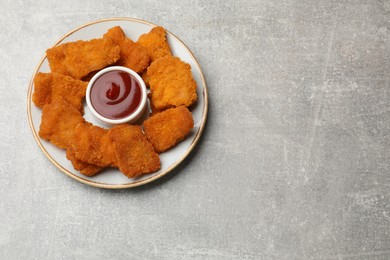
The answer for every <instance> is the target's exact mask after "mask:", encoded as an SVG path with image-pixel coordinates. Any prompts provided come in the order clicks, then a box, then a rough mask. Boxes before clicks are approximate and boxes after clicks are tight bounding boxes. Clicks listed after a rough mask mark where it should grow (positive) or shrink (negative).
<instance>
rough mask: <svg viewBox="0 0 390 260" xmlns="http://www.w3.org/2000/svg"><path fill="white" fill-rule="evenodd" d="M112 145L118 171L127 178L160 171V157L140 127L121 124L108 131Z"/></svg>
mask: <svg viewBox="0 0 390 260" xmlns="http://www.w3.org/2000/svg"><path fill="white" fill-rule="evenodd" d="M108 135H109V137H110V139H111V140H112V142H113V144H114V150H115V154H116V158H117V160H118V166H119V170H120V171H121V172H122V173H123V174H124V175H126V176H127V177H129V178H132V177H136V176H138V175H140V174H144V173H151V172H155V171H157V170H158V169H160V167H161V165H160V157H159V156H158V154H157V153H156V152H155V151H154V149H153V146H152V145H151V144H150V143H149V142H148V140H147V139H146V136H145V135H144V133H143V132H142V130H141V127H140V126H136V125H128V124H122V125H118V126H114V127H113V128H111V129H110V130H109V131H108Z"/></svg>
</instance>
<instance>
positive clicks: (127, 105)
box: [90, 70, 142, 119]
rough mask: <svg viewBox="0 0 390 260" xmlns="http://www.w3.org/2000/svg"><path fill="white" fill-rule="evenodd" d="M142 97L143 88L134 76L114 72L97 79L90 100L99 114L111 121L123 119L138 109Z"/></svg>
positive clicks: (117, 71)
mask: <svg viewBox="0 0 390 260" xmlns="http://www.w3.org/2000/svg"><path fill="white" fill-rule="evenodd" d="M141 95H142V94H141V87H140V86H139V83H138V81H137V80H136V79H135V78H134V77H133V76H132V75H130V74H128V73H126V72H123V71H120V70H113V71H109V72H107V73H105V74H103V75H101V76H100V77H99V78H97V79H96V81H95V82H94V83H93V86H92V88H91V93H90V98H91V104H92V106H93V108H94V109H95V110H96V112H97V113H99V114H100V115H102V116H104V117H106V118H109V119H121V118H124V117H127V116H129V115H130V114H132V113H133V112H134V111H135V110H136V109H137V108H138V106H139V104H140V103H141Z"/></svg>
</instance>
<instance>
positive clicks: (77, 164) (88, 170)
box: [66, 147, 103, 177]
mask: <svg viewBox="0 0 390 260" xmlns="http://www.w3.org/2000/svg"><path fill="white" fill-rule="evenodd" d="M66 158H67V159H68V160H69V161H70V162H71V163H72V165H73V168H74V169H75V170H76V171H79V172H80V173H81V174H84V175H85V176H89V177H91V176H94V175H96V174H97V173H99V172H100V171H101V170H102V169H103V167H99V166H97V165H94V164H89V163H86V162H83V161H80V160H79V159H77V158H76V157H75V154H74V151H73V149H72V148H70V147H69V148H68V149H66Z"/></svg>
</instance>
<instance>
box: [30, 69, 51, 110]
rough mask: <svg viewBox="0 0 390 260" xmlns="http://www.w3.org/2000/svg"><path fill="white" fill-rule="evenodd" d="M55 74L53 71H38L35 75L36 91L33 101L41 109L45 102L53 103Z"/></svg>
mask: <svg viewBox="0 0 390 260" xmlns="http://www.w3.org/2000/svg"><path fill="white" fill-rule="evenodd" d="M52 82H53V75H52V74H51V73H42V72H38V73H37V74H36V75H35V77H34V93H33V96H32V101H33V102H34V104H35V105H36V106H37V107H39V108H40V109H42V108H43V106H44V105H45V104H49V103H51V93H52Z"/></svg>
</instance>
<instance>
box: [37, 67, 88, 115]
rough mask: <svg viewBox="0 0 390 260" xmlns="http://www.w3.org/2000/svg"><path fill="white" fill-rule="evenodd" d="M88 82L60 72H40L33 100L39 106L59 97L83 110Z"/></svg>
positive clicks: (41, 106)
mask: <svg viewBox="0 0 390 260" xmlns="http://www.w3.org/2000/svg"><path fill="white" fill-rule="evenodd" d="M87 86H88V83H87V82H84V81H81V80H77V79H73V78H72V77H69V76H65V75H62V74H58V73H42V72H39V73H38V74H37V75H36V76H35V78H34V93H33V102H34V103H35V105H36V106H37V107H39V108H43V106H44V105H45V104H48V103H51V102H52V100H55V99H57V98H58V97H62V98H64V99H65V100H66V101H68V102H69V103H70V104H71V105H73V106H74V107H75V108H77V109H78V110H79V111H81V112H82V111H83V98H84V97H85V92H86V90H87Z"/></svg>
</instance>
